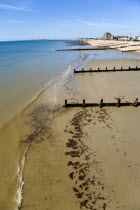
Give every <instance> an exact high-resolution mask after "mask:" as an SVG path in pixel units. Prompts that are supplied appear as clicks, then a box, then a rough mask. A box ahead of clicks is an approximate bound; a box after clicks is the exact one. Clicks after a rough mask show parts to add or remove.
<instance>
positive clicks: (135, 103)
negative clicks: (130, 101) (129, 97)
mask: <svg viewBox="0 0 140 210" xmlns="http://www.w3.org/2000/svg"><path fill="white" fill-rule="evenodd" d="M137 106H138V98H136V100H135V102H134V107H137Z"/></svg>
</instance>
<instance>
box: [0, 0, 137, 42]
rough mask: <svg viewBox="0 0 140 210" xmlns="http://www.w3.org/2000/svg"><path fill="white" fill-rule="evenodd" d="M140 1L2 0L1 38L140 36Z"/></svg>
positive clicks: (0, 39) (0, 7) (0, 3)
mask: <svg viewBox="0 0 140 210" xmlns="http://www.w3.org/2000/svg"><path fill="white" fill-rule="evenodd" d="M139 11H140V0H0V41H3V40H22V39H64V38H66V39H67V38H79V37H97V36H102V34H103V33H105V32H111V33H112V34H114V35H132V36H134V35H140V21H139V20H140V12H139Z"/></svg>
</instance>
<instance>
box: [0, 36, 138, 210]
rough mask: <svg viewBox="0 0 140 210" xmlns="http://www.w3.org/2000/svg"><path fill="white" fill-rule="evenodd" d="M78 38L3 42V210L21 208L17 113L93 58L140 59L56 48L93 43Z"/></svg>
mask: <svg viewBox="0 0 140 210" xmlns="http://www.w3.org/2000/svg"><path fill="white" fill-rule="evenodd" d="M75 41H77V40H27V41H5V42H0V210H15V209H18V207H19V206H20V204H21V202H22V186H23V183H24V180H23V179H22V170H23V167H22V170H21V165H20V164H21V162H24V157H23V150H21V145H20V140H21V136H22V134H21V132H22V131H21V130H20V129H18V124H19V123H21V120H19V119H18V121H15V122H14V121H12V120H13V119H14V118H15V116H16V115H18V116H19V113H22V111H23V110H25V109H26V108H27V107H28V106H29V105H30V104H31V103H33V102H34V101H35V100H37V98H38V96H39V95H40V94H41V93H42V92H43V91H44V90H46V91H47V88H48V87H49V86H50V85H52V84H54V82H56V81H57V80H58V79H59V80H60V78H61V80H64V79H65V75H67V73H73V69H81V68H82V67H83V66H84V65H85V64H86V63H87V62H88V61H89V60H91V59H116V58H117V59H118V58H123V59H140V56H139V55H135V54H130V53H129V54H128V53H122V52H121V51H119V50H105V51H101V50H97V51H96V50H94V51H55V50H56V49H72V48H79V47H80V48H86V47H88V48H89V47H91V46H89V45H82V46H81V45H79V43H78V42H77V44H76V42H75ZM21 151H22V152H21ZM24 154H25V153H24ZM21 157H22V158H21ZM23 165H24V164H23Z"/></svg>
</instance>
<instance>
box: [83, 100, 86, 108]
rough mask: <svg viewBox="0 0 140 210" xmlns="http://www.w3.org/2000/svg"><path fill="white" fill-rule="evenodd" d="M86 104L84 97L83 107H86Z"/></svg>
mask: <svg viewBox="0 0 140 210" xmlns="http://www.w3.org/2000/svg"><path fill="white" fill-rule="evenodd" d="M85 104H86V102H85V99H83V107H85Z"/></svg>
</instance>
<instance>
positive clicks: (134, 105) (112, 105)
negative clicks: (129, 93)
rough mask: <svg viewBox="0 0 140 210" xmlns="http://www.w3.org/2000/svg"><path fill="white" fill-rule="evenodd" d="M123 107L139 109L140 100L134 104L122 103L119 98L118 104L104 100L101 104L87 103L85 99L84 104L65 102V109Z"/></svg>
mask: <svg viewBox="0 0 140 210" xmlns="http://www.w3.org/2000/svg"><path fill="white" fill-rule="evenodd" d="M121 106H123V107H124V106H126V107H127V106H133V107H137V106H140V102H138V98H136V100H135V101H134V102H121V99H120V98H117V102H116V103H115V102H114V103H106V102H105V103H104V101H103V99H101V100H100V103H86V101H85V99H83V102H82V103H68V102H67V100H65V105H64V106H63V107H65V108H68V107H100V108H102V107H121Z"/></svg>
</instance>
